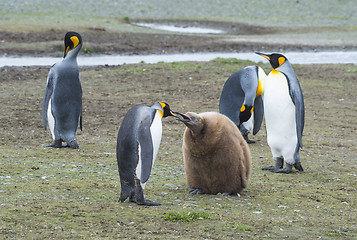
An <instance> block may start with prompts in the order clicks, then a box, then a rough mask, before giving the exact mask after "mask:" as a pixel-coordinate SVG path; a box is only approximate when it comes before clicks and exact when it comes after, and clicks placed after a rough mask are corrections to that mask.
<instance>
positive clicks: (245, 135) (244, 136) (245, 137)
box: [243, 134, 255, 144]
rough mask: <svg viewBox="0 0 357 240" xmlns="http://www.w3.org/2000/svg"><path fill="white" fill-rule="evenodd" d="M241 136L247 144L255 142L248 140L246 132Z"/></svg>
mask: <svg viewBox="0 0 357 240" xmlns="http://www.w3.org/2000/svg"><path fill="white" fill-rule="evenodd" d="M243 138H244V140H245V141H246V142H247V143H248V144H251V143H255V141H254V140H250V139H249V138H248V134H244V135H243Z"/></svg>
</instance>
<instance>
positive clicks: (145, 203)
mask: <svg viewBox="0 0 357 240" xmlns="http://www.w3.org/2000/svg"><path fill="white" fill-rule="evenodd" d="M137 204H138V205H144V206H160V205H161V204H160V203H157V202H153V201H151V200H148V199H144V202H137Z"/></svg>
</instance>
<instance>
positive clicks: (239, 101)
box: [219, 71, 244, 126]
mask: <svg viewBox="0 0 357 240" xmlns="http://www.w3.org/2000/svg"><path fill="white" fill-rule="evenodd" d="M240 75H241V72H240V71H237V72H235V73H233V74H232V75H231V76H230V77H229V78H228V79H227V81H226V82H225V84H224V86H223V89H222V92H221V96H220V99H219V112H220V113H222V114H224V115H226V116H227V117H228V118H229V119H231V120H232V121H233V122H234V123H235V124H236V125H237V126H238V125H239V115H240V109H241V107H242V105H243V102H244V92H243V90H242V87H241V85H240Z"/></svg>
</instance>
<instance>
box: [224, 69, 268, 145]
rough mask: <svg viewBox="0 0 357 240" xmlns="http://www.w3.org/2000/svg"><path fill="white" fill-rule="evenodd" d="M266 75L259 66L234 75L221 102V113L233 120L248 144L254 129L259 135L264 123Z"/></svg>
mask: <svg viewBox="0 0 357 240" xmlns="http://www.w3.org/2000/svg"><path fill="white" fill-rule="evenodd" d="M266 77H267V76H266V74H265V72H264V71H263V69H262V68H261V67H259V66H247V67H245V68H243V69H240V70H239V71H237V72H235V73H233V74H232V75H231V76H230V77H229V78H228V79H227V81H226V82H225V84H224V86H223V89H222V93H221V96H220V100H219V112H220V113H222V114H223V115H226V116H227V117H228V118H229V119H231V120H232V121H233V122H234V123H235V124H236V125H237V127H238V128H239V130H240V131H241V133H242V135H243V137H244V139H245V140H246V141H247V143H254V141H253V140H249V138H248V134H249V132H250V131H251V130H252V129H253V135H255V134H257V133H258V132H259V130H260V126H261V124H262V121H263V115H264V107H263V92H264V90H263V89H264V82H265V79H266Z"/></svg>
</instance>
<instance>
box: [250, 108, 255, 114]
mask: <svg viewBox="0 0 357 240" xmlns="http://www.w3.org/2000/svg"><path fill="white" fill-rule="evenodd" d="M253 110H254V106H253V107H252V109H250V114H253Z"/></svg>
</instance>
